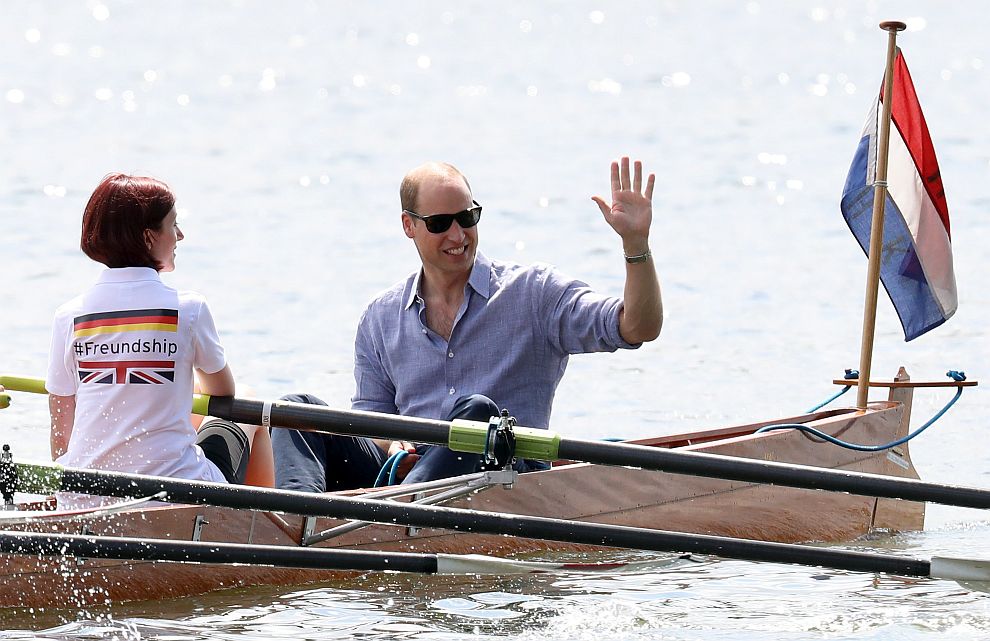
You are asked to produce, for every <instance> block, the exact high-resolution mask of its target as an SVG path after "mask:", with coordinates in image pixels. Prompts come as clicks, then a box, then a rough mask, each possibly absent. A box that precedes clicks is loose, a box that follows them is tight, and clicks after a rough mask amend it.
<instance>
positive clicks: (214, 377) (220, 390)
mask: <svg viewBox="0 0 990 641" xmlns="http://www.w3.org/2000/svg"><path fill="white" fill-rule="evenodd" d="M196 378H197V379H198V380H199V392H200V393H201V394H208V395H209V396H233V395H234V391H235V390H234V375H233V374H231V373H230V365H224V366H223V369H222V370H220V371H219V372H214V373H212V374H207V373H206V372H204V371H203V370H201V369H197V370H196Z"/></svg>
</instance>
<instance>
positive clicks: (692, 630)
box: [0, 0, 990, 641]
mask: <svg viewBox="0 0 990 641" xmlns="http://www.w3.org/2000/svg"><path fill="white" fill-rule="evenodd" d="M984 11H985V9H984V4H983V3H981V2H957V3H951V4H950V3H939V4H936V3H928V2H918V1H902V2H896V3H895V2H852V1H843V0H821V1H819V2H815V3H797V2H785V1H783V0H779V1H774V2H757V1H750V2H743V1H730V0H725V1H722V2H687V1H683V2H677V1H670V0H668V1H656V2H622V3H605V2H538V3H537V2H504V3H496V2H465V1H461V2H450V1H446V0H436V1H432V2H397V1H391V2H379V3H358V2H299V1H286V2H280V3H272V2H261V1H246V0H245V1H231V2H219V1H217V2H212V3H196V2H189V1H182V2H170V3H141V2H123V1H121V2H105V3H104V2H101V1H99V0H88V1H78V0H72V1H65V2H61V1H55V0H51V1H48V2H11V3H6V4H5V5H4V16H3V20H0V60H2V61H3V64H2V65H0V223H2V231H0V264H2V267H3V270H2V275H0V284H2V286H3V292H4V293H3V297H2V299H0V337H2V338H3V339H4V348H5V349H4V358H3V359H2V363H0V371H3V372H7V373H21V374H27V375H34V376H42V375H43V374H44V371H45V363H46V358H47V349H48V341H49V327H50V319H51V314H52V311H53V310H54V308H55V307H56V306H57V305H59V304H60V303H61V302H63V301H65V300H67V299H68V298H70V297H72V296H74V295H75V294H76V293H78V292H79V291H81V290H82V289H83V288H84V287H86V286H87V285H88V284H89V283H91V282H92V281H93V279H94V278H95V277H96V274H97V273H98V272H99V269H100V267H99V266H97V265H96V264H94V263H92V262H90V261H88V259H86V258H85V257H84V256H83V255H82V254H81V252H79V250H78V230H79V219H80V214H81V211H82V207H83V205H84V204H85V201H86V199H87V198H88V195H89V193H90V192H91V190H92V189H93V187H94V186H95V185H96V183H97V182H98V181H99V179H100V178H101V177H102V176H103V175H105V174H106V173H109V172H111V171H125V172H131V173H148V174H151V175H154V176H157V177H159V178H162V179H164V180H166V181H167V182H169V183H170V184H171V185H172V187H173V188H174V189H175V191H176V193H177V195H178V198H179V208H180V222H181V223H182V225H183V230H184V231H185V233H186V240H184V241H183V242H182V243H181V244H180V246H179V250H178V255H177V262H178V269H177V271H176V272H175V273H174V274H170V275H167V276H166V277H165V278H166V281H167V282H169V283H171V284H173V285H175V286H178V287H182V288H190V289H196V290H198V291H200V292H202V293H203V294H205V295H206V296H207V298H208V299H209V300H210V302H211V307H212V309H213V312H214V315H215V317H216V319H217V324H218V326H219V328H220V331H221V335H222V338H223V340H224V343H225V345H226V348H227V352H228V358H229V360H230V363H231V365H232V367H233V369H234V371H235V373H236V375H237V377H238V380H239V384H240V385H242V388H243V387H247V386H249V387H250V388H251V390H252V393H253V395H255V396H257V397H264V398H268V397H275V396H277V395H280V394H282V393H285V392H287V391H292V390H308V391H312V392H315V393H318V394H320V395H321V396H323V397H324V398H325V399H327V400H328V401H329V402H331V403H332V404H334V405H338V406H346V404H347V402H348V399H349V397H350V394H351V392H352V386H353V379H352V377H351V355H352V343H353V338H354V328H355V326H356V323H357V320H358V317H359V314H360V312H361V310H362V309H363V306H364V305H365V303H366V302H367V301H368V300H369V299H370V298H371V297H372V296H373V295H374V294H375V293H376V292H378V291H380V290H382V289H384V288H386V287H387V286H389V285H390V284H392V283H393V282H395V281H397V280H399V279H400V278H402V277H404V276H405V275H406V274H407V273H408V272H410V271H411V270H412V269H413V268H414V267H416V265H417V264H418V263H417V257H416V254H415V251H414V249H413V247H412V245H411V244H410V243H409V242H408V240H407V239H406V238H405V237H404V236H403V235H402V233H401V230H400V226H399V212H398V198H397V190H398V183H399V180H400V179H401V177H402V175H403V174H404V173H405V171H406V170H408V169H409V168H411V167H413V166H415V165H418V164H419V163H421V162H423V161H425V160H429V159H439V160H447V161H449V162H452V163H454V164H455V165H457V166H459V167H460V168H461V169H462V170H463V171H464V172H465V174H466V175H467V176H468V177H469V178H470V180H471V184H472V186H473V188H474V193H475V196H476V198H477V199H478V200H479V201H480V202H481V203H483V205H484V206H485V215H484V220H483V221H482V223H481V226H480V227H479V229H480V239H481V241H480V242H481V248H482V250H483V251H485V252H486V253H487V254H488V255H490V256H494V257H499V258H503V259H512V260H518V261H521V262H532V261H537V260H539V261H546V262H550V263H553V264H555V265H557V266H558V267H559V268H560V269H562V270H563V271H564V272H566V273H569V274H572V275H575V276H579V277H581V278H583V279H585V280H587V281H588V282H589V283H591V284H592V285H593V286H594V287H596V288H598V289H600V290H602V291H606V292H612V293H616V294H619V293H621V287H622V277H623V273H624V271H623V263H622V259H621V245H620V243H619V241H618V238H617V237H616V236H615V235H614V234H613V233H612V231H611V230H610V229H609V228H608V227H607V225H606V224H605V223H604V221H603V220H602V219H601V215H600V214H599V212H598V210H597V208H596V207H595V205H594V204H593V203H592V202H591V200H590V197H591V196H592V195H595V194H605V193H606V190H607V189H608V163H609V162H610V161H611V160H612V159H614V158H616V157H617V156H619V155H621V154H629V155H631V156H633V157H636V158H641V159H643V161H644V163H645V165H646V167H647V170H650V171H655V172H656V173H657V176H658V178H657V189H656V195H655V198H654V201H655V223H654V229H653V233H652V238H651V245H652V248H653V253H654V256H655V257H656V262H657V265H658V270H659V273H660V276H661V281H662V286H663V290H664V303H665V312H666V321H665V326H664V330H663V334H662V336H661V338H660V339H659V340H658V341H657V342H656V343H653V344H650V345H647V346H645V347H644V348H642V349H640V350H638V351H635V352H628V353H619V354H612V355H593V356H580V357H576V358H573V359H572V361H571V364H570V367H569V371H568V373H567V375H566V376H565V378H564V382H563V384H562V385H561V387H560V389H559V392H558V395H557V400H556V404H555V410H554V415H553V427H554V428H555V429H557V430H559V431H562V432H564V433H566V434H569V435H574V436H580V437H586V438H598V437H616V436H621V437H627V438H631V437H641V436H647V435H654V434H665V433H675V432H679V431H685V430H691V429H698V428H702V427H707V426H719V425H725V424H732V423H743V422H747V421H752V420H756V419H761V418H767V417H773V416H776V415H787V414H793V413H795V412H798V411H801V410H804V409H806V408H808V407H810V406H812V405H814V404H816V403H817V402H819V401H820V400H823V399H825V398H827V397H828V396H829V395H830V394H831V393H832V391H833V389H834V387H833V386H832V385H831V383H830V381H831V380H832V379H833V378H836V377H839V376H841V374H842V372H843V369H844V368H847V367H853V368H855V367H858V364H859V363H858V361H859V344H860V332H861V325H862V300H863V297H864V278H865V272H866V259H865V257H864V256H863V254H862V252H861V251H860V249H859V247H858V246H857V244H856V243H855V241H854V240H853V238H852V236H851V234H850V233H849V231H848V230H847V228H846V225H845V223H844V222H843V220H842V218H841V215H840V214H839V210H838V201H839V196H840V194H841V190H842V186H843V183H844V181H845V175H846V171H847V169H848V166H849V162H850V160H851V158H852V154H853V151H854V149H855V146H856V144H857V142H858V138H859V132H860V130H861V126H862V123H863V120H864V118H865V117H866V113H867V111H868V109H869V107H870V104H871V102H872V100H873V97H874V95H875V92H876V91H877V89H878V87H879V83H880V81H881V75H882V68H883V58H884V53H885V48H886V35H885V34H884V33H883V32H881V31H880V30H879V29H878V28H877V23H878V22H880V21H881V20H885V19H901V20H905V21H907V22H908V23H909V27H910V28H909V30H908V31H907V32H905V33H903V34H901V36H900V39H899V43H900V44H901V46H902V47H903V48H904V52H905V56H906V59H907V62H908V64H909V66H910V68H911V71H912V75H913V78H914V82H915V86H916V87H917V90H918V93H919V95H920V98H921V101H922V105H923V107H924V109H925V114H926V116H927V120H928V123H929V127H930V129H931V131H932V136H933V139H934V143H935V148H936V150H937V152H938V157H939V161H940V165H941V169H942V176H943V180H944V183H945V188H946V191H947V197H948V202H949V209H950V215H951V217H952V237H953V240H954V255H955V265H956V274H957V279H958V288H959V299H960V305H959V311H958V312H957V314H956V316H955V317H954V318H953V319H951V320H950V321H949V322H948V323H946V324H945V325H944V326H942V327H940V328H938V329H937V330H935V331H933V332H931V333H930V334H927V335H925V336H923V337H921V338H919V339H917V340H915V341H912V342H911V343H904V341H903V336H902V334H901V331H900V326H899V324H898V322H897V318H896V316H895V314H894V313H893V310H892V308H891V306H890V304H889V302H888V301H887V299H886V298H885V297H883V296H882V297H881V301H880V310H879V316H878V322H877V326H878V329H877V339H876V355H875V359H874V365H873V372H874V376H875V377H877V378H883V377H889V376H891V375H893V374H894V373H895V372H896V370H897V367H898V366H899V365H905V366H907V368H908V369H909V371H910V372H911V374H912V376H913V377H914V378H916V379H931V380H944V373H945V372H946V371H947V370H949V369H961V370H965V371H966V372H967V373H968V374H969V376H970V378H971V379H979V378H980V377H981V375H983V374H984V371H985V369H986V367H985V366H986V363H987V347H988V345H987V329H986V328H987V327H988V325H990V296H988V293H987V292H988V290H987V288H986V283H985V281H983V278H985V275H986V266H987V264H988V263H990V225H988V218H987V216H986V212H987V209H988V207H990V193H988V191H987V183H988V177H990V129H988V128H987V127H985V126H984V125H981V124H980V123H982V122H983V121H984V117H985V114H986V113H987V111H988V109H990V83H988V82H987V73H988V70H986V69H985V66H986V65H987V64H990V51H988V46H990V45H988V44H987V39H986V35H985V30H984V29H983V25H982V24H981V23H980V21H979V20H976V19H975V18H977V17H978V16H980V15H983V13H984ZM981 283H983V284H981ZM950 396H951V392H948V391H939V392H919V393H918V395H917V396H916V401H915V410H914V412H915V415H914V421H913V423H914V424H915V425H920V423H921V422H922V421H924V420H926V419H927V418H928V417H929V416H931V415H932V414H934V413H935V412H936V411H937V410H938V409H939V408H940V407H941V406H942V405H943V404H944V403H945V402H946V401H947V400H948V399H949V397H950ZM845 399H848V400H845ZM844 402H847V403H852V402H853V399H852V398H851V394H850V395H848V396H846V397H844ZM986 407H987V396H986V392H985V390H984V388H982V387H977V388H973V389H971V390H969V391H968V392H966V393H965V394H964V396H963V398H962V400H961V401H960V403H959V404H958V405H957V406H956V408H954V409H953V410H952V411H951V412H950V413H949V414H948V415H947V416H946V417H945V418H943V419H942V420H941V421H940V422H938V423H937V424H936V425H935V426H934V427H932V428H931V429H930V430H928V431H927V432H925V433H924V434H923V435H922V436H921V437H919V438H918V439H917V440H916V441H914V442H913V443H912V456H913V458H914V461H915V463H916V465H917V467H918V468H919V470H920V472H921V474H922V476H923V478H925V479H926V480H931V481H938V482H946V483H959V484H968V485H977V486H982V487H990V452H988V448H987V447H986V446H985V445H983V444H982V443H983V441H984V437H985V431H986V429H987V424H986V413H985V408H986ZM46 413H47V410H46V406H45V403H44V401H43V399H40V398H30V397H25V396H23V395H22V396H18V397H17V398H16V399H15V405H14V406H12V407H11V408H10V409H7V410H4V411H3V413H2V415H0V426H2V429H3V433H4V442H9V443H11V444H12V446H13V447H14V450H15V453H16V454H17V455H18V456H19V457H21V458H26V459H30V458H44V457H45V456H47V451H48V445H47V416H46ZM986 518H987V517H986V515H985V513H983V512H979V511H971V510H963V509H955V508H945V507H938V506H931V507H930V508H929V512H928V519H927V523H926V528H925V531H924V532H920V533H914V534H909V535H903V536H898V537H896V538H894V539H892V540H891V539H886V540H881V541H874V542H867V543H861V544H857V545H863V546H879V547H881V548H883V549H884V550H892V551H895V552H899V553H904V554H909V555H912V556H922V557H929V556H931V555H933V554H946V555H955V556H964V557H969V556H981V555H982V556H990V553H987V540H988V537H990V525H988V522H987V520H986ZM618 556H620V557H621V556H623V555H621V554H620V555H618ZM626 556H633V557H636V558H638V556H637V555H633V554H631V553H627V554H626ZM0 627H3V628H4V629H5V630H6V631H5V632H3V633H0V638H38V639H41V638H46V639H139V638H140V639H182V640H185V639H200V638H211V639H212V638H223V639H252V638H259V639H260V638H264V639H272V638H285V639H289V638H291V639H317V638H320V639H324V638H341V639H343V638H363V639H469V638H470V639H485V638H496V637H502V636H508V635H511V636H518V637H521V638H523V639H541V640H542V639H596V640H597V639H656V638H662V639H686V640H688V639H692V640H693V639H705V640H706V641H712V640H714V639H763V638H766V637H767V636H768V635H770V636H772V637H773V638H779V639H857V640H865V639H869V640H873V639H884V640H887V639H898V640H900V639H935V638H940V639H946V638H947V639H981V638H986V636H987V634H988V633H990V632H988V631H990V598H988V597H987V595H986V594H983V593H979V592H971V591H967V590H965V589H963V588H962V587H960V586H958V585H956V584H954V583H948V582H936V581H905V580H900V579H894V578H889V577H882V576H881V577H876V576H871V575H862V574H859V575H857V574H846V573H839V572H827V571H820V570H816V569H810V568H794V567H786V566H776V565H757V564H747V563H741V562H731V561H714V560H712V561H706V562H705V563H701V564H697V565H690V566H687V567H683V568H676V569H674V570H671V571H668V572H657V573H652V574H638V575H631V576H627V575H622V576H608V577H592V578H589V577H586V576H585V577H582V576H567V575H560V576H537V577H526V578H512V579H504V580H492V579H477V578H473V577H457V578H422V577H409V576H397V575H369V576H366V577H362V578H361V579H359V580H355V581H349V582H344V583H339V584H331V585H326V586H319V587H314V586H305V587H300V588H297V589H292V590H284V589H283V590H251V591H239V592H230V593H222V594H214V595H208V596H202V597H197V598H192V599H186V600H181V601H173V602H164V603H153V604H138V605H132V606H121V607H115V608H112V609H107V610H101V611H97V610H94V611H90V612H63V613H57V614H44V615H36V616H25V615H23V614H21V615H18V616H10V615H6V614H0Z"/></svg>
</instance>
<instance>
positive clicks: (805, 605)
mask: <svg viewBox="0 0 990 641" xmlns="http://www.w3.org/2000/svg"><path fill="white" fill-rule="evenodd" d="M988 533H990V528H987V527H985V525H984V526H982V527H981V528H980V530H979V531H978V532H975V533H974V535H976V536H979V537H986V536H987V535H988ZM925 536H926V537H927V536H928V535H925ZM953 536H958V532H956V533H934V537H935V538H943V537H949V538H952V537H953ZM917 538H918V535H912V536H904V537H898V538H895V539H887V540H883V541H880V542H878V543H874V544H864V545H862V546H859V547H857V548H856V549H859V550H864V551H870V550H872V551H880V552H886V551H890V550H889V549H890V548H894V549H895V550H896V551H898V552H901V553H904V554H915V553H917V552H918V550H917V549H915V548H916V545H917V543H918V541H916V540H914V539H917ZM946 542H947V541H943V543H946ZM956 542H958V541H956ZM610 558H611V559H615V560H642V559H643V558H644V557H643V556H642V555H637V554H632V553H627V554H625V555H623V554H612V555H610ZM149 615H151V616H149ZM61 616H63V617H65V616H68V618H69V620H70V621H71V622H69V623H64V624H62V625H58V626H56V627H48V629H47V630H46V631H45V632H44V633H41V634H36V633H32V632H26V631H25V632H18V631H17V630H16V628H17V627H18V623H19V622H24V621H29V622H30V623H32V624H34V625H37V624H43V623H46V622H49V623H51V622H54V621H55V620H57V618H58V616H52V615H40V616H39V615H35V616H34V617H33V618H26V617H24V616H22V617H9V616H8V617H7V620H6V621H5V627H6V628H7V630H8V631H7V632H4V633H0V638H2V639H20V638H45V639H162V640H164V639H168V640H175V641H180V640H186V639H189V640H192V639H217V638H237V639H297V640H300V641H304V640H309V639H312V640H314V641H315V640H318V639H354V638H360V639H465V638H471V639H487V638H504V637H506V636H512V637H516V638H520V639H524V640H533V641H536V640H561V641H568V640H589V641H599V640H601V639H630V640H635V639H658V638H662V639H678V640H684V641H693V640H701V639H704V640H711V639H762V638H766V635H768V634H770V635H772V638H775V639H787V640H790V639H927V638H931V637H932V635H938V636H939V637H940V638H948V639H969V638H980V631H983V630H986V629H987V628H988V626H990V597H988V595H987V594H985V593H982V592H974V591H970V590H967V589H964V588H963V587H961V586H959V585H958V584H955V583H951V582H945V581H924V580H919V579H912V578H899V577H888V576H874V575H869V574H861V573H845V572H837V571H829V570H813V569H806V568H797V567H791V566H782V565H770V564H752V563H742V562H732V561H717V560H714V559H704V558H702V559H695V560H691V561H685V562H682V563H679V564H677V565H676V566H675V567H673V568H669V569H665V570H664V571H662V572H656V573H649V572H645V573H638V574H629V575H627V574H612V575H599V576H589V575H576V574H571V575H568V574H559V575H530V576H522V577H512V578H503V579H498V578H492V577H472V576H458V577H412V576H406V575H395V574H382V573H379V574H369V575H366V576H363V577H361V578H359V579H355V580H350V581H347V582H343V583H338V584H330V585H327V586H322V587H318V588H305V589H297V590H291V591H277V590H273V589H252V590H238V591H231V592H225V593H214V594H211V595H204V596H202V597H197V598H193V599H185V600H181V601H171V602H163V603H156V604H153V605H150V606H143V605H140V604H138V605H129V606H118V607H114V608H112V609H109V610H103V611H92V612H88V613H78V614H77V615H71V614H69V615H61Z"/></svg>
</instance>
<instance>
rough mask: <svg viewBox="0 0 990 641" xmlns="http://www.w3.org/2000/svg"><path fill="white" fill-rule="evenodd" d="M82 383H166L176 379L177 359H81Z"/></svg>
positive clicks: (80, 376) (80, 374)
mask: <svg viewBox="0 0 990 641" xmlns="http://www.w3.org/2000/svg"><path fill="white" fill-rule="evenodd" d="M78 372H79V382H80V383H103V384H107V385H126V384H128V383H130V384H134V383H137V384H142V385H165V384H167V383H172V382H174V381H175V361H79V368H78Z"/></svg>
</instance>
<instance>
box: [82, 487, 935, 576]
mask: <svg viewBox="0 0 990 641" xmlns="http://www.w3.org/2000/svg"><path fill="white" fill-rule="evenodd" d="M62 490H64V491H68V492H89V493H98V494H104V495H108V496H151V495H153V494H156V493H158V492H161V491H165V492H167V493H168V500H169V501H172V502H175V503H191V504H208V505H216V506H221V507H231V508H246V509H255V510H265V511H272V512H289V513H293V514H302V515H307V516H327V517H332V518H337V519H353V520H360V521H372V522H375V523H385V524H392V525H404V526H413V527H421V528H441V529H448V530H458V531H466V532H476V533H481V534H492V535H510V536H518V537H524V538H529V539H541V540H547V541H558V542H564V543H580V544H587V545H597V546H604V547H617V548H628V549H634V550H649V551H655V552H694V553H698V554H711V555H715V556H722V557H726V558H734V559H740V560H747V561H767V562H771V563H796V564H800V565H813V566H821V567H828V568H834V569H838V570H851V571H857V572H883V573H889V574H900V575H909V576H929V572H930V564H929V562H928V561H926V560H922V559H912V558H905V557H900V556H892V555H880V554H866V553H861V552H847V551H842V550H833V549H826V548H816V547H810V546H802V545H791V544H784V543H767V542H763V541H750V540H746V539H732V538H726V537H716V536H703V535H696V534H684V533H680V532H666V531H662V530H650V529H645V528H635V527H626V526H619V525H605V524H600V523H586V522H577V521H566V520H563V519H552V518H546V517H536V516H523V515H518V514H501V513H496V512H482V511H476V510H463V509H455V508H446V507H434V506H424V505H413V504H408V503H399V502H394V501H375V500H368V499H356V498H351V497H342V496H333V495H328V494H310V493H306V492H290V491H285V490H270V489H262V488H253V487H245V486H233V485H224V484H221V483H207V482H204V481H185V480H179V479H166V478H158V477H148V476H141V475H136V474H121V473H117V472H102V471H95V470H80V469H72V468H66V469H65V470H63V474H62Z"/></svg>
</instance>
